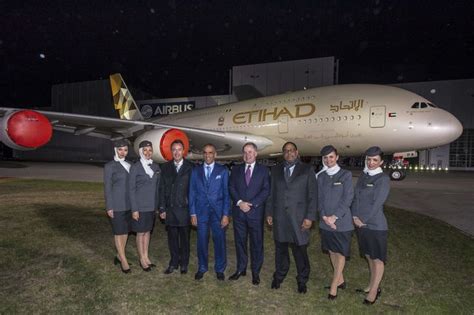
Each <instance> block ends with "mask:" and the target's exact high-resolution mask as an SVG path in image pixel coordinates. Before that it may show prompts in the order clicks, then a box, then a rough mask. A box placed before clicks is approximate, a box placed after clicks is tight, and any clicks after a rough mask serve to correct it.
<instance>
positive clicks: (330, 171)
mask: <svg viewBox="0 0 474 315" xmlns="http://www.w3.org/2000/svg"><path fill="white" fill-rule="evenodd" d="M340 170H341V167H340V166H339V165H337V164H336V165H334V166H333V167H328V169H327V170H326V173H327V174H328V175H329V176H332V175H335V174H336V173H337V172H339V171H340Z"/></svg>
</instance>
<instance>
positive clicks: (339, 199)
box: [318, 169, 354, 232]
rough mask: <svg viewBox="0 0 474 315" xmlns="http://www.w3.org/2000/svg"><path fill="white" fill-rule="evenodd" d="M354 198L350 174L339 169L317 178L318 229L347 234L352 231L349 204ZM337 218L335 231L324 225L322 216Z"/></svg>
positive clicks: (324, 173)
mask: <svg viewBox="0 0 474 315" xmlns="http://www.w3.org/2000/svg"><path fill="white" fill-rule="evenodd" d="M353 197H354V189H353V188H352V173H351V172H349V171H346V170H344V169H341V170H340V171H339V172H337V173H336V174H334V175H332V176H330V175H328V174H327V173H326V172H323V173H321V174H320V175H319V176H318V211H319V218H320V221H319V227H320V228H321V229H324V230H328V231H334V232H347V231H352V230H353V229H354V225H353V224H352V215H351V208H350V207H351V203H352V198H353ZM332 215H335V216H336V217H338V219H337V220H336V223H335V224H336V230H333V229H332V228H330V227H329V226H328V225H327V224H326V223H324V221H323V219H322V217H323V216H332Z"/></svg>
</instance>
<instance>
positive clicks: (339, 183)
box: [333, 182, 342, 186]
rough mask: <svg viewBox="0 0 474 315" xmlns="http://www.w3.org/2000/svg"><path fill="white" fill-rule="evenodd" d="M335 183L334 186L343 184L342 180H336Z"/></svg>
mask: <svg viewBox="0 0 474 315" xmlns="http://www.w3.org/2000/svg"><path fill="white" fill-rule="evenodd" d="M333 185H334V186H337V185H342V183H341V182H335V183H334V184H333Z"/></svg>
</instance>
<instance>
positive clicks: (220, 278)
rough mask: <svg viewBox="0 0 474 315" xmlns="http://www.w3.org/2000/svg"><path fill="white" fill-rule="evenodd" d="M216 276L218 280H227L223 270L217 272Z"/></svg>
mask: <svg viewBox="0 0 474 315" xmlns="http://www.w3.org/2000/svg"><path fill="white" fill-rule="evenodd" d="M216 278H217V280H220V281H224V280H225V275H224V273H223V272H216Z"/></svg>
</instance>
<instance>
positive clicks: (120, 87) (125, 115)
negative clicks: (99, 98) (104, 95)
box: [110, 73, 143, 120]
mask: <svg viewBox="0 0 474 315" xmlns="http://www.w3.org/2000/svg"><path fill="white" fill-rule="evenodd" d="M110 87H111V89H112V96H113V98H114V106H115V109H116V110H118V112H119V115H120V119H125V120H143V116H142V114H141V113H140V110H139V109H138V106H137V103H135V100H134V99H133V96H132V94H131V93H130V91H129V90H128V88H127V85H126V84H125V81H124V80H123V78H122V75H121V74H120V73H115V74H112V75H110Z"/></svg>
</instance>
